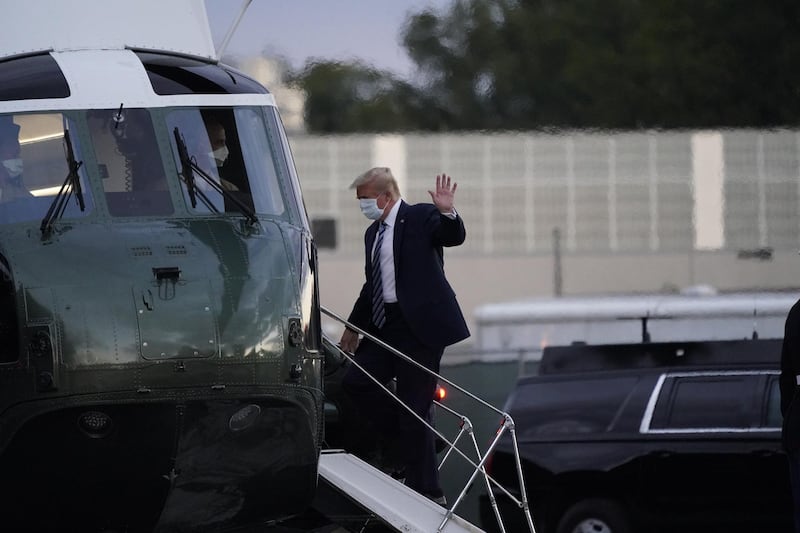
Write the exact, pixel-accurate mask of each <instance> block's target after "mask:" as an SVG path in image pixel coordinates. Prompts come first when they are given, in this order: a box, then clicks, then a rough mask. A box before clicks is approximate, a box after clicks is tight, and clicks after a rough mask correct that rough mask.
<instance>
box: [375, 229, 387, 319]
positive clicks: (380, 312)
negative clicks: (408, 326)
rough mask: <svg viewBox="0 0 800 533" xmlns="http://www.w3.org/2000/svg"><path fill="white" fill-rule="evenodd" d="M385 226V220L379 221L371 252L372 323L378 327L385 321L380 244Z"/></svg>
mask: <svg viewBox="0 0 800 533" xmlns="http://www.w3.org/2000/svg"><path fill="white" fill-rule="evenodd" d="M387 227H388V225H387V224H386V222H381V229H380V230H378V238H377V239H376V240H375V251H374V252H373V253H372V323H373V324H375V325H376V326H378V327H379V328H382V327H383V325H384V324H385V323H386V311H385V310H384V308H383V281H382V280H381V244H383V232H384V231H385V230H386V228H387Z"/></svg>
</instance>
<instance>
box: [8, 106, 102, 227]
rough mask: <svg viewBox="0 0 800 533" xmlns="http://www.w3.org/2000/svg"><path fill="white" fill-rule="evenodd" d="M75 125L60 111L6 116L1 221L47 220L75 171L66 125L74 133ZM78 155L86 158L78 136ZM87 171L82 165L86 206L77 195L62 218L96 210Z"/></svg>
mask: <svg viewBox="0 0 800 533" xmlns="http://www.w3.org/2000/svg"><path fill="white" fill-rule="evenodd" d="M74 127H75V123H74V122H73V121H72V120H71V119H68V118H67V117H65V116H64V115H62V114H60V113H17V114H14V115H0V163H2V164H0V223H3V224H7V223H14V222H25V221H32V220H41V219H42V218H43V217H44V216H45V214H46V213H47V212H48V209H49V208H50V206H51V205H52V203H53V200H54V198H55V197H56V196H57V195H58V193H59V191H60V190H61V188H62V186H64V187H65V191H64V192H65V193H70V192H72V186H71V185H70V184H66V185H64V182H65V178H66V176H67V175H68V174H69V165H68V158H67V156H66V148H65V138H64V131H65V128H69V130H70V131H71V132H72V131H73V130H74ZM71 139H72V147H73V154H74V156H75V159H76V160H77V161H83V155H82V153H83V151H82V150H81V143H80V141H79V139H78V136H77V135H74V134H72V135H71ZM85 172H86V171H85V169H83V168H82V167H79V168H78V171H77V173H78V179H79V183H80V185H81V189H82V193H83V198H84V201H85V209H84V210H83V211H82V210H81V208H80V206H79V205H78V202H77V198H75V197H73V198H71V199H70V200H69V201H68V202H66V203H65V204H64V212H63V213H62V216H63V217H65V218H76V217H82V216H86V215H88V214H89V213H90V212H91V211H92V208H93V201H92V195H91V191H90V189H89V187H88V184H87V181H86V173H85Z"/></svg>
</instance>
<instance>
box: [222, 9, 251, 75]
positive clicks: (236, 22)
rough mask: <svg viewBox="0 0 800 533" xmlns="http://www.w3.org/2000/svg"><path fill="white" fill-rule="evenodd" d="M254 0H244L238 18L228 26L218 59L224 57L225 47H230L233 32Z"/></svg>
mask: <svg viewBox="0 0 800 533" xmlns="http://www.w3.org/2000/svg"><path fill="white" fill-rule="evenodd" d="M252 2H253V0H244V2H243V3H242V9H241V10H240V11H239V15H238V16H237V17H236V20H234V21H233V24H231V27H230V28H228V33H226V34H225V38H224V39H222V44H220V45H219V50H217V60H220V59H222V54H224V53H225V49H226V48H227V47H228V43H229V42H230V40H231V37H233V33H234V32H235V31H236V28H238V27H239V22H241V20H242V17H243V16H244V12H245V11H247V8H248V7H250V4H251V3H252Z"/></svg>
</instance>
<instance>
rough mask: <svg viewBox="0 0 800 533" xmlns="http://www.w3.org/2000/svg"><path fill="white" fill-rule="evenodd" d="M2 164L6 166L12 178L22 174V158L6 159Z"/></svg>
mask: <svg viewBox="0 0 800 533" xmlns="http://www.w3.org/2000/svg"><path fill="white" fill-rule="evenodd" d="M3 166H4V167H6V172H8V175H9V176H10V177H12V178H16V177H17V176H19V175H20V174H22V159H20V158H19V157H18V158H16V159H6V160H5V161H3Z"/></svg>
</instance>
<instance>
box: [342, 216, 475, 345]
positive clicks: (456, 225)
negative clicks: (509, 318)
mask: <svg viewBox="0 0 800 533" xmlns="http://www.w3.org/2000/svg"><path fill="white" fill-rule="evenodd" d="M379 224H380V223H379V222H378V221H375V222H374V223H373V224H372V225H370V227H369V228H367V231H366V233H365V235H364V246H365V265H364V268H365V274H366V282H365V283H364V286H363V287H362V288H361V293H360V294H359V296H358V299H357V300H356V303H355V305H354V306H353V312H352V313H350V317H349V319H348V320H349V321H350V322H352V323H353V324H355V325H356V326H358V327H360V328H361V329H364V330H366V329H367V328H368V327H369V324H370V320H371V314H372V310H371V301H372V296H371V295H372V261H371V257H370V256H371V252H372V245H373V243H374V242H375V236H376V235H377V232H378V226H379ZM465 238H466V230H465V229H464V222H463V221H462V220H461V217H460V216H457V217H456V219H455V220H451V219H450V218H448V217H446V216H444V215H442V214H440V213H439V211H438V210H437V209H436V207H435V206H434V205H433V204H415V205H409V204H407V203H405V202H402V201H401V203H400V207H399V210H398V212H397V219H396V221H395V227H394V271H395V284H396V289H397V301H398V303H399V304H400V310H401V311H402V313H403V317H404V318H405V320H406V321H407V322H408V325H409V327H410V328H411V331H412V332H413V333H414V335H415V336H416V337H417V338H418V339H419V340H420V341H421V342H422V343H423V344H425V345H427V346H441V347H444V346H449V345H451V344H453V343H456V342H458V341H460V340H463V339H466V338H467V337H469V329H468V328H467V324H466V321H465V320H464V315H463V314H462V313H461V308H460V307H459V306H458V302H457V301H456V295H455V293H454V292H453V289H452V288H451V287H450V284H449V283H448V282H447V279H446V278H445V275H444V253H443V250H442V247H443V246H458V245H459V244H461V243H463V242H464V239H465Z"/></svg>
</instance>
